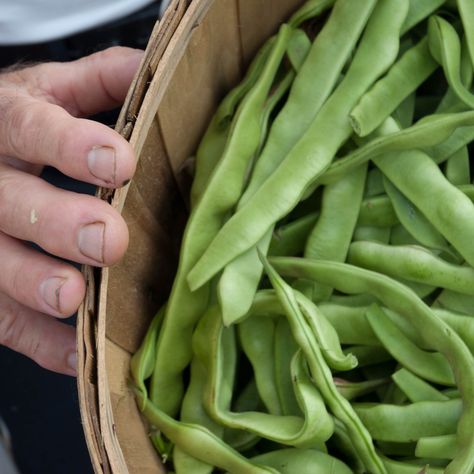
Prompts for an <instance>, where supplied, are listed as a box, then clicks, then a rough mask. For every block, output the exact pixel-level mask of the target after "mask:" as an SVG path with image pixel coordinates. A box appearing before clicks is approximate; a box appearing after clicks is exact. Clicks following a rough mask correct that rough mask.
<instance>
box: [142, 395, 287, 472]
mask: <svg viewBox="0 0 474 474" xmlns="http://www.w3.org/2000/svg"><path fill="white" fill-rule="evenodd" d="M135 394H136V397H137V399H138V403H139V405H141V406H142V407H143V410H142V412H143V414H144V416H145V417H146V418H147V419H148V420H149V421H150V422H152V423H153V424H154V425H155V426H157V427H158V428H159V429H160V430H161V431H162V432H163V433H164V434H165V436H166V437H167V438H168V439H170V440H171V441H172V442H173V443H174V444H175V445H177V446H180V448H181V449H182V450H183V451H185V452H187V453H188V454H189V455H190V456H192V457H194V458H196V459H199V460H201V461H203V462H205V463H207V464H210V465H212V466H217V467H220V468H222V469H225V470H227V471H230V472H242V473H245V474H278V471H277V470H275V469H273V468H271V467H265V466H259V465H258V464H253V463H252V462H251V461H249V460H247V459H246V458H244V457H243V456H242V455H241V454H239V453H238V452H237V451H235V450H233V449H232V448H231V447H230V446H228V445H226V444H225V443H224V442H223V441H222V440H221V439H219V438H218V437H217V436H215V435H214V434H213V433H212V432H210V431H209V430H207V429H206V428H204V427H202V426H200V425H195V424H193V423H182V422H179V421H176V420H174V419H173V418H171V417H170V416H168V415H167V414H166V413H165V412H163V411H161V410H160V409H158V408H157V407H156V406H155V405H153V404H152V403H151V402H150V400H148V399H146V398H145V397H143V395H142V394H141V393H140V392H136V393H135Z"/></svg>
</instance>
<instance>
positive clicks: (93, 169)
mask: <svg viewBox="0 0 474 474" xmlns="http://www.w3.org/2000/svg"><path fill="white" fill-rule="evenodd" d="M87 166H88V167H89V171H90V173H91V174H92V175H93V176H95V177H96V178H99V179H101V180H102V181H105V182H106V183H110V184H115V177H116V172H117V160H116V157H115V150H114V149H113V148H112V147H109V146H95V147H94V148H92V150H91V151H90V152H89V154H88V155H87Z"/></svg>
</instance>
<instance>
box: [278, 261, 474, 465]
mask: <svg viewBox="0 0 474 474" xmlns="http://www.w3.org/2000/svg"><path fill="white" fill-rule="evenodd" d="M270 262H271V263H272V264H273V265H274V267H275V268H276V269H277V270H278V271H280V272H281V273H282V274H283V275H286V276H292V277H296V278H308V279H309V278H313V279H315V280H317V281H321V283H324V284H330V285H331V286H334V288H336V289H337V290H339V291H343V292H345V293H367V292H368V293H371V294H373V295H374V296H376V297H377V298H378V299H380V301H381V302H382V304H384V305H385V306H387V307H389V308H390V309H392V310H393V311H395V312H397V313H399V314H400V315H401V316H403V317H404V318H406V319H407V320H408V321H409V322H410V323H411V324H412V325H413V327H414V328H415V329H416V331H417V332H418V334H419V336H420V337H421V338H422V340H423V341H424V342H425V343H426V344H428V345H429V346H431V347H433V348H434V349H435V350H437V351H439V352H441V353H443V354H444V355H445V356H446V358H447V359H448V361H449V362H450V364H451V367H452V369H453V372H454V374H455V378H456V383H457V385H458V387H459V388H460V392H461V397H462V405H463V411H462V415H461V418H460V419H459V423H458V425H457V434H458V440H459V451H458V453H457V456H456V457H455V458H454V459H453V460H452V462H451V463H450V464H449V465H448V467H447V468H446V474H458V473H460V472H470V471H471V470H472V469H473V467H474V432H473V431H472V425H471V420H472V419H474V359H473V356H472V354H471V352H470V351H469V349H468V348H467V346H466V345H465V344H464V342H463V341H462V340H461V339H460V337H459V336H458V335H457V334H456V333H455V332H454V331H453V330H451V329H450V328H449V326H447V325H446V324H445V323H444V322H443V321H442V320H441V319H439V318H437V317H436V315H434V313H433V312H432V311H431V310H430V308H429V307H428V306H427V305H426V304H425V303H423V301H421V300H420V299H418V298H417V297H416V295H415V294H414V293H413V292H412V291H410V290H409V289H408V288H406V287H405V286H404V285H401V284H399V283H397V282H396V281H395V280H392V279H391V278H389V277H386V276H384V275H380V274H377V273H375V272H371V271H369V270H364V269H360V268H357V267H354V266H352V265H347V264H341V263H337V262H322V261H304V260H302V259H298V258H284V257H273V258H271V259H270ZM427 328H429V331H427Z"/></svg>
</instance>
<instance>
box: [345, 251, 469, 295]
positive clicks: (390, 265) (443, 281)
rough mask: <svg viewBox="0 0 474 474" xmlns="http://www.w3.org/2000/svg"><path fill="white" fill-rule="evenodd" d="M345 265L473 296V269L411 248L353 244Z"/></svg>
mask: <svg viewBox="0 0 474 474" xmlns="http://www.w3.org/2000/svg"><path fill="white" fill-rule="evenodd" d="M348 262H349V263H352V264H354V265H357V266H359V267H364V268H368V269H370V270H374V271H377V272H380V273H383V274H385V275H389V276H392V277H394V278H402V279H405V280H409V281H414V282H418V283H423V284H426V285H431V286H435V287H441V288H449V289H450V290H453V291H457V292H458V293H465V294H470V295H474V269H473V268H471V267H468V266H462V265H455V264H453V263H448V262H446V261H445V260H443V259H441V258H439V257H437V256H436V255H433V254H432V253H431V252H429V251H428V250H427V249H425V248H424V247H420V246H415V245H399V246H390V245H384V244H381V243H378V242H353V243H352V244H351V247H350V250H349V255H348Z"/></svg>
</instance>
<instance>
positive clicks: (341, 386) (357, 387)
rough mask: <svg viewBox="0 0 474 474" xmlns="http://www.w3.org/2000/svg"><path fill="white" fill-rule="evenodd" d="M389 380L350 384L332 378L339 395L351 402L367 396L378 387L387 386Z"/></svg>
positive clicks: (347, 381)
mask: <svg viewBox="0 0 474 474" xmlns="http://www.w3.org/2000/svg"><path fill="white" fill-rule="evenodd" d="M389 382H390V379H386V378H383V379H372V380H364V381H363V382H350V381H349V380H344V379H340V378H334V383H335V384H336V387H337V390H338V391H339V393H340V394H341V395H342V396H343V397H344V398H346V399H347V400H353V399H354V398H358V397H361V396H362V395H367V394H369V393H372V392H373V391H375V390H377V389H378V388H380V387H383V386H385V385H387V384H388V383H389Z"/></svg>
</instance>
